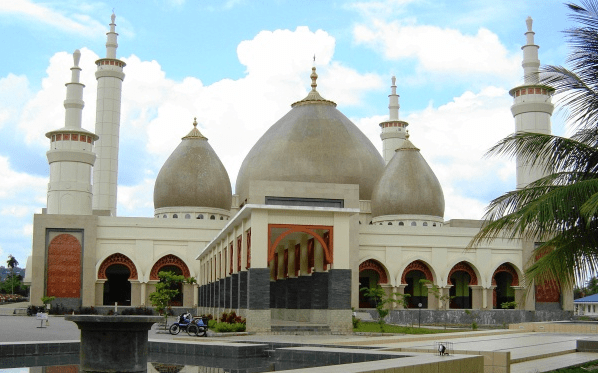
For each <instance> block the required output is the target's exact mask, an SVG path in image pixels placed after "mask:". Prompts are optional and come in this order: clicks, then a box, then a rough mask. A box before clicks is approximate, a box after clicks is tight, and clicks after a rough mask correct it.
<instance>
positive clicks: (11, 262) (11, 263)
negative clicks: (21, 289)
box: [6, 254, 19, 295]
mask: <svg viewBox="0 0 598 373" xmlns="http://www.w3.org/2000/svg"><path fill="white" fill-rule="evenodd" d="M6 264H7V265H8V268H10V277H11V279H14V276H15V267H16V266H18V265H19V262H18V261H17V259H16V258H15V257H14V256H12V255H11V254H8V260H7V261H6ZM10 293H11V294H13V295H14V293H15V288H14V281H11V290H10Z"/></svg>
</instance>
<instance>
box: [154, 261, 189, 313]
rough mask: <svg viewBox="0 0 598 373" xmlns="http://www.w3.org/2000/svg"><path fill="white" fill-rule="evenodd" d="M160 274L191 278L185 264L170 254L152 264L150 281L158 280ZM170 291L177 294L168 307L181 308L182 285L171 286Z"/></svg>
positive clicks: (182, 297) (182, 298) (182, 299)
mask: <svg viewBox="0 0 598 373" xmlns="http://www.w3.org/2000/svg"><path fill="white" fill-rule="evenodd" d="M160 272H172V273H174V274H175V275H183V276H184V277H190V276H191V273H190V272H189V268H188V267H187V265H186V264H185V262H183V261H182V260H181V258H179V257H177V256H176V255H172V254H169V255H166V256H163V257H162V258H161V259H160V260H158V261H157V262H156V264H154V266H153V267H152V270H151V272H150V280H159V279H160V278H159V277H158V273H160ZM172 289H173V290H174V289H176V290H178V291H179V293H178V294H177V295H176V296H175V297H174V299H173V300H172V301H171V303H170V305H171V306H175V307H180V306H182V305H183V301H184V294H183V284H182V283H180V284H178V285H173V287H172Z"/></svg>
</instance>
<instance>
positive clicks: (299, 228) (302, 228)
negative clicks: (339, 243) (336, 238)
mask: <svg viewBox="0 0 598 373" xmlns="http://www.w3.org/2000/svg"><path fill="white" fill-rule="evenodd" d="M273 228H288V230H287V231H285V232H282V233H281V234H280V235H279V236H278V237H276V239H275V240H274V243H272V244H270V237H271V236H272V229H273ZM315 229H325V230H328V232H330V236H329V239H328V241H329V242H330V244H329V245H328V244H326V240H324V239H323V238H322V237H321V236H320V235H319V234H317V233H316V232H315V231H314V230H315ZM295 232H303V233H307V234H309V235H311V236H313V237H314V238H315V239H316V240H318V242H319V243H320V244H321V245H322V248H323V249H324V257H325V261H326V263H328V264H332V262H333V250H332V242H333V240H332V227H330V226H318V225H288V224H269V225H268V248H269V249H268V262H269V261H271V260H273V259H274V254H275V253H276V247H277V246H278V244H279V243H280V241H282V239H283V238H285V237H286V236H288V235H289V234H291V233H295Z"/></svg>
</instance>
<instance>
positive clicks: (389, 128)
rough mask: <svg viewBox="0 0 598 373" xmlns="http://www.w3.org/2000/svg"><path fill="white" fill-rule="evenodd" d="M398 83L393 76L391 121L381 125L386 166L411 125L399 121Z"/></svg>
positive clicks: (389, 102)
mask: <svg viewBox="0 0 598 373" xmlns="http://www.w3.org/2000/svg"><path fill="white" fill-rule="evenodd" d="M396 81H397V79H396V78H395V77H394V76H393V77H392V86H390V88H391V90H392V92H391V94H390V95H388V110H389V119H388V120H387V121H384V122H382V123H380V127H381V128H382V133H381V134H380V138H381V139H382V146H383V157H384V161H385V162H386V164H388V162H390V160H391V159H392V157H393V156H394V155H395V151H396V150H397V149H398V148H400V147H401V145H402V144H403V141H405V131H406V130H405V129H406V128H407V126H408V125H409V123H407V122H404V121H402V120H399V108H400V107H401V106H400V105H399V95H397V86H396Z"/></svg>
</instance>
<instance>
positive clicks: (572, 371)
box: [547, 360, 598, 373]
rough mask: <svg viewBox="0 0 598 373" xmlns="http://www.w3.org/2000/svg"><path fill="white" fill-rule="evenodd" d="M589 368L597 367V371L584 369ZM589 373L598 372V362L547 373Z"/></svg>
mask: <svg viewBox="0 0 598 373" xmlns="http://www.w3.org/2000/svg"><path fill="white" fill-rule="evenodd" d="M588 367H596V368H595V369H583V368H588ZM587 372H598V360H594V361H589V362H587V363H585V364H581V365H578V366H576V367H571V368H562V369H557V370H551V371H550V372H547V373H587Z"/></svg>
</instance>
